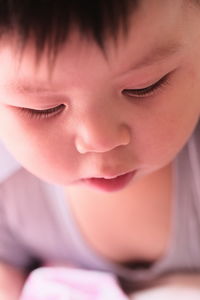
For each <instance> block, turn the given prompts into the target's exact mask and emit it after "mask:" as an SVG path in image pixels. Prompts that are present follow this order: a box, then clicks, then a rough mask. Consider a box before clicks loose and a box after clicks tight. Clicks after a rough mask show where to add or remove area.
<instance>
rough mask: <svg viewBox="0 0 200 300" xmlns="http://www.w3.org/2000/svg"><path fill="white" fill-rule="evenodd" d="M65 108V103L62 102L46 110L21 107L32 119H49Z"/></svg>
mask: <svg viewBox="0 0 200 300" xmlns="http://www.w3.org/2000/svg"><path fill="white" fill-rule="evenodd" d="M64 108H65V105H64V104H60V105H58V106H56V107H52V108H50V109H45V110H37V109H31V108H25V107H19V109H20V111H21V112H22V113H25V114H26V115H27V116H28V117H29V118H30V119H33V118H35V119H38V120H40V119H47V118H50V117H53V116H55V115H57V114H58V113H59V112H60V111H62V110H63V109H64Z"/></svg>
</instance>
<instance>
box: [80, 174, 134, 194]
mask: <svg viewBox="0 0 200 300" xmlns="http://www.w3.org/2000/svg"><path fill="white" fill-rule="evenodd" d="M134 175H135V171H133V172H130V173H127V174H124V175H121V176H118V177H116V178H112V179H104V178H88V179H82V180H81V183H83V184H86V185H89V186H91V187H94V188H97V189H99V190H102V191H106V192H116V191H119V190H121V189H123V188H124V187H126V186H127V185H128V184H129V182H130V181H131V180H132V178H133V177H134Z"/></svg>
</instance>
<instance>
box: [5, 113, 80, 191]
mask: <svg viewBox="0 0 200 300" xmlns="http://www.w3.org/2000/svg"><path fill="white" fill-rule="evenodd" d="M8 120H9V117H8V118H7V121H8ZM40 126H41V129H39V128H34V129H33V127H32V126H27V125H25V124H23V125H22V122H19V121H15V119H12V123H11V122H3V120H2V119H1V121H0V138H1V139H2V141H3V143H4V144H5V146H6V147H7V149H8V151H9V152H10V153H11V154H12V155H13V156H14V157H15V159H16V160H17V161H18V162H19V163H20V164H21V165H22V166H23V167H24V168H25V169H27V170H28V171H30V172H31V173H33V174H34V175H36V176H37V177H39V178H41V179H43V180H45V181H48V182H51V183H58V184H63V185H66V184H68V183H69V182H70V181H71V179H72V178H74V177H76V172H77V168H78V163H79V162H78V157H77V153H76V151H75V149H74V147H73V146H72V145H73V144H72V139H71V138H70V135H68V134H67V133H66V132H65V134H60V135H58V134H57V131H59V128H57V131H55V130H51V128H48V130H47V128H44V127H42V125H40Z"/></svg>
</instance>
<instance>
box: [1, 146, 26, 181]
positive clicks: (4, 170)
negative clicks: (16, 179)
mask: <svg viewBox="0 0 200 300" xmlns="http://www.w3.org/2000/svg"><path fill="white" fill-rule="evenodd" d="M21 168H22V166H21V165H20V164H19V163H18V162H17V161H16V160H15V159H14V157H13V156H12V155H11V154H10V153H9V152H8V151H7V149H6V147H5V146H4V144H3V143H2V142H1V141H0V184H2V183H3V182H4V181H5V180H6V179H7V178H9V177H10V176H12V175H13V174H15V173H16V172H18V171H19V170H20V169H21Z"/></svg>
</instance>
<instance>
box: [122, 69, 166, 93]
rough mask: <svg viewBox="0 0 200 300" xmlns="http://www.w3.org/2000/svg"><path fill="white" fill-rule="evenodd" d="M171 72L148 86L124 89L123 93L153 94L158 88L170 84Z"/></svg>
mask: <svg viewBox="0 0 200 300" xmlns="http://www.w3.org/2000/svg"><path fill="white" fill-rule="evenodd" d="M168 77H169V73H167V74H166V75H165V76H164V77H162V78H161V79H160V80H158V81H157V82H156V83H154V84H152V85H150V86H147V87H145V88H142V89H124V90H123V91H122V94H123V95H125V96H130V97H147V96H151V95H153V94H154V92H156V90H158V89H161V88H163V87H164V86H165V85H167V84H168Z"/></svg>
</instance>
